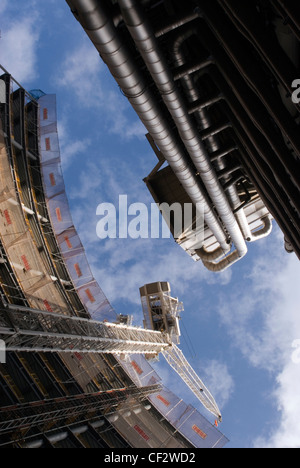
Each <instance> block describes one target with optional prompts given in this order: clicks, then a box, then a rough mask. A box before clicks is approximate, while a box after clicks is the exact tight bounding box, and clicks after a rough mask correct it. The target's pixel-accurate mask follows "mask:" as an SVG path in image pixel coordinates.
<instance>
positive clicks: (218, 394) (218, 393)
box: [203, 360, 235, 410]
mask: <svg viewBox="0 0 300 468" xmlns="http://www.w3.org/2000/svg"><path fill="white" fill-rule="evenodd" d="M203 380H204V383H205V385H206V386H207V387H208V389H209V391H210V392H211V393H212V395H213V396H214V399H215V400H216V402H217V405H218V406H219V408H220V409H221V410H222V409H223V408H224V407H225V406H226V404H227V403H228V401H229V400H230V398H231V397H232V395H233V392H234V388H235V383H234V380H233V378H232V376H231V375H230V373H229V370H228V367H227V365H226V364H225V363H223V362H220V361H216V360H212V361H209V362H207V363H206V365H205V369H204V374H203Z"/></svg>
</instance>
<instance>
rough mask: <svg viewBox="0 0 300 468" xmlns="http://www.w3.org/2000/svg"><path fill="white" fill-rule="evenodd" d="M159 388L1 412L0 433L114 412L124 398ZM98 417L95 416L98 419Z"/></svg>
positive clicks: (58, 400) (125, 390)
mask: <svg viewBox="0 0 300 468" xmlns="http://www.w3.org/2000/svg"><path fill="white" fill-rule="evenodd" d="M160 388H161V387H160V385H151V386H148V387H143V388H136V387H132V388H120V389H115V390H108V391H105V392H97V393H91V394H79V395H74V396H70V397H63V398H56V399H52V400H42V401H36V402H32V403H26V404H21V405H16V406H11V407H6V408H2V409H1V420H0V434H1V435H3V434H5V433H8V432H11V431H17V430H24V429H26V428H31V427H38V426H40V425H43V424H47V423H49V422H50V421H55V422H59V421H62V420H70V418H72V419H74V418H75V419H77V418H79V417H82V416H83V417H85V416H87V417H88V419H89V420H90V417H91V416H92V415H94V417H97V412H98V411H100V412H102V413H103V412H107V411H108V412H109V413H111V412H115V411H117V408H118V406H119V405H120V404H121V403H124V402H125V401H126V400H127V399H128V398H137V400H138V401H139V402H142V401H143V399H145V398H147V396H148V395H151V394H152V393H157V392H159V390H160ZM98 417H99V416H98Z"/></svg>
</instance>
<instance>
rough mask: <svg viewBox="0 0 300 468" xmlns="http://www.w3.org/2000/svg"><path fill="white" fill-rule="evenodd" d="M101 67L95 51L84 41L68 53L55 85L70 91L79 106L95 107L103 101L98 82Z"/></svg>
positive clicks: (99, 81) (100, 86)
mask: <svg viewBox="0 0 300 468" xmlns="http://www.w3.org/2000/svg"><path fill="white" fill-rule="evenodd" d="M102 67H103V65H102V63H101V61H100V59H99V55H98V54H97V51H96V50H95V49H94V48H93V46H92V45H91V44H90V43H89V42H88V41H85V42H84V43H83V44H82V45H81V46H80V47H77V48H76V49H75V50H73V51H68V55H67V56H66V58H65V60H64V63H63V64H62V66H61V67H60V73H59V74H58V75H57V76H56V81H57V84H58V85H59V86H62V87H65V88H69V89H72V92H73V93H74V94H75V96H76V98H77V99H78V100H79V104H80V105H83V106H85V107H91V106H95V105H97V103H98V102H99V101H102V99H103V91H102V85H101V80H100V73H101V69H102Z"/></svg>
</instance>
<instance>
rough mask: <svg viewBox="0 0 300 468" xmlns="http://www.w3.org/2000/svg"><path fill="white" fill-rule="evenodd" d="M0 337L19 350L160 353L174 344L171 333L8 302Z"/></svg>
mask: <svg viewBox="0 0 300 468" xmlns="http://www.w3.org/2000/svg"><path fill="white" fill-rule="evenodd" d="M0 340H3V341H4V343H5V346H6V351H17V352H23V351H25V352H32V351H34V352H57V353H66V352H69V353H74V352H78V353H105V354H152V355H157V354H159V353H160V352H161V351H163V350H164V349H166V348H168V347H170V346H171V345H172V343H171V341H170V338H169V335H168V334H162V333H160V332H155V331H152V330H144V329H142V328H135V327H128V326H125V325H116V324H113V323H108V322H107V323H105V322H96V321H93V320H88V319H82V318H79V317H70V316H66V315H59V314H53V313H50V312H44V311H39V310H34V309H30V308H27V307H22V306H16V305H8V304H7V305H6V306H5V307H2V308H1V309H0Z"/></svg>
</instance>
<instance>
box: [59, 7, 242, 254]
mask: <svg viewBox="0 0 300 468" xmlns="http://www.w3.org/2000/svg"><path fill="white" fill-rule="evenodd" d="M67 2H68V4H69V5H70V7H71V10H72V12H73V13H74V15H75V17H76V18H77V19H78V20H79V21H80V23H81V25H82V26H83V28H84V29H85V31H86V33H87V34H88V36H89V37H90V39H91V41H92V42H93V44H94V45H95V47H96V48H97V50H98V51H99V53H100V55H101V57H102V59H103V60H104V61H105V63H106V64H107V66H108V67H109V69H110V71H111V73H112V75H113V76H114V78H115V80H116V81H117V83H118V84H119V86H120V87H121V89H122V91H123V93H124V94H125V96H126V97H127V98H128V100H129V101H130V103H131V105H132V107H133V108H134V109H135V111H136V112H137V114H138V115H139V117H140V119H141V121H142V122H143V124H144V125H145V127H146V128H147V130H148V131H149V133H150V134H151V135H152V137H153V139H154V141H155V143H156V144H157V146H158V147H159V148H160V150H161V152H162V153H163V155H164V157H165V158H166V160H167V161H168V162H169V164H170V166H171V168H172V170H173V171H174V173H175V175H176V176H177V177H178V180H179V181H180V183H181V184H182V185H183V187H184V189H185V190H186V192H187V194H188V195H189V197H190V198H191V200H192V201H193V203H194V204H195V206H197V204H200V205H201V206H204V219H205V222H206V224H207V225H208V227H209V228H210V229H211V231H212V233H213V234H214V236H215V237H216V239H217V241H218V242H219V244H220V247H221V249H222V251H223V252H224V254H225V253H227V252H228V251H229V250H230V238H228V235H227V233H225V231H224V229H223V227H222V226H221V224H220V222H219V220H218V218H217V216H216V215H215V213H214V211H213V210H212V206H211V204H210V202H209V200H208V199H207V196H206V194H205V191H204V190H203V189H202V187H201V182H200V180H199V178H198V177H197V176H196V174H195V172H196V171H195V170H194V169H193V167H192V164H191V163H190V162H189V160H188V158H187V156H186V153H185V150H184V149H183V148H182V146H181V143H180V142H179V141H178V137H177V135H176V133H175V132H174V131H173V130H172V128H171V126H170V124H169V122H168V120H167V119H166V118H165V117H164V115H163V109H162V108H161V107H160V106H159V104H158V103H157V99H156V98H155V96H154V93H152V91H151V90H150V89H149V87H148V86H147V84H146V81H145V79H144V77H143V75H142V73H141V72H140V70H138V69H137V67H136V64H135V62H134V59H133V58H132V57H131V53H130V51H129V49H128V47H127V46H126V44H124V41H122V39H121V38H120V37H119V34H118V31H117V30H116V27H115V26H114V24H113V21H112V19H110V17H109V15H108V14H107V12H106V8H105V6H104V5H103V4H100V3H99V2H98V1H97V0H67ZM157 65H158V69H159V71H161V64H160V63H159V64H157ZM174 85H175V83H173V86H174ZM167 90H169V83H167ZM174 112H175V114H178V118H179V119H180V118H181V117H183V119H184V120H185V119H186V115H185V109H184V110H182V109H181V108H180V107H179V108H178V106H177V104H176V109H175V110H174ZM186 114H187V115H188V113H186ZM182 126H183V127H184V126H185V123H184V121H183V122H182ZM182 130H183V128H182ZM187 132H188V133H190V134H191V136H192V139H191V140H190V144H188V143H189V142H188V141H186V145H187V147H188V149H189V150H190V151H191V152H192V148H193V145H194V144H195V142H196V144H197V149H196V151H198V149H199V148H200V147H202V145H201V142H198V141H197V138H196V136H195V135H193V133H194V132H193V130H192V129H189V128H188V129H187ZM199 143H200V145H199ZM202 153H203V148H202V149H201V157H200V159H202ZM195 159H196V158H195ZM204 166H205V167H204ZM198 170H199V169H198ZM206 170H207V172H205V171H206ZM201 175H203V177H204V178H205V180H206V185H207V187H208V188H209V192H210V193H211V194H212V195H213V199H214V202H215V203H216V206H218V210H219V213H220V214H221V213H222V219H223V221H224V224H225V225H226V227H228V232H229V233H230V236H231V239H232V240H233V242H234V243H235V245H236V247H237V249H238V256H239V258H240V257H242V256H244V255H245V254H246V252H247V247H246V245H245V242H244V239H243V236H242V234H241V231H240V229H239V227H238V225H237V223H236V220H235V218H234V215H233V213H232V211H231V208H230V206H229V202H228V200H227V199H226V197H225V196H224V193H223V191H222V189H221V187H220V183H219V181H218V180H217V179H216V178H215V176H214V174H213V172H212V171H211V165H210V164H209V163H208V162H207V161H205V160H203V165H202V166H201ZM215 183H216V184H217V185H216V187H217V189H216V190H215Z"/></svg>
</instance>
